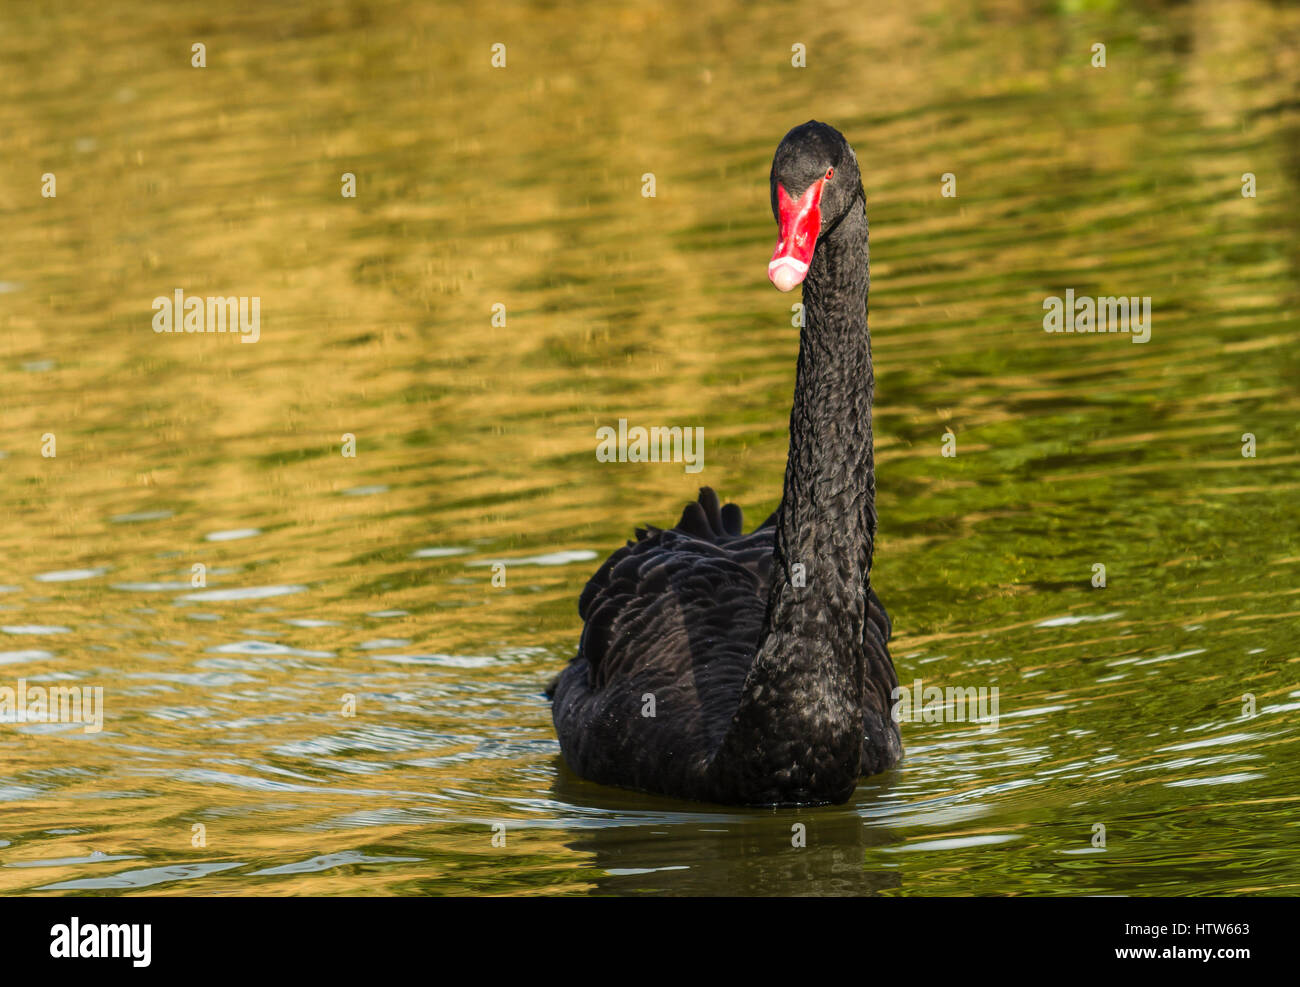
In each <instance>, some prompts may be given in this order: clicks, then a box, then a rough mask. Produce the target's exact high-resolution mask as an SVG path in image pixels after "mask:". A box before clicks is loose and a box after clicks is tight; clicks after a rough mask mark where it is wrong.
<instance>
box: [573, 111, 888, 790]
mask: <svg viewBox="0 0 1300 987" xmlns="http://www.w3.org/2000/svg"><path fill="white" fill-rule="evenodd" d="M770 187H771V200H772V213H773V216H774V217H775V219H776V222H777V226H778V241H777V246H776V250H775V252H774V253H773V254H772V259H771V262H770V263H769V264H768V270H767V273H768V278H769V279H770V280H771V282H772V284H773V285H775V286H776V287H777V288H778V289H780V290H781V291H783V292H785V291H790V290H792V289H793V288H795V287H796V286H798V285H802V286H803V306H804V308H803V315H804V318H803V327H802V329H801V330H800V336H799V362H798V369H797V371H796V375H795V389H794V405H793V408H792V409H791V412H790V446H789V454H788V458H787V462H786V470H785V485H784V489H783V492H782V497H781V503H780V506H779V507H778V508H777V510H776V512H775V513H774V514H773V515H772V516H771V517H770V518H768V519H767V521H766V522H765V523H763V524H762V525H760V526H759V527H758V528H757V529H755V530H754V531H752V532H751V533H749V534H747V535H746V534H743V533H742V532H743V530H744V528H743V518H742V514H741V510H740V508H739V507H737V506H736V505H735V504H726V505H722V504H720V502H719V499H718V497H717V495H716V494H715V493H714V491H713V490H712V489H710V488H708V487H705V488H703V489H701V490H700V492H699V497H698V499H697V500H695V501H692V502H690V503H688V504H687V505H686V508H685V510H684V511H683V512H682V516H681V520H679V521H678V522H677V524H676V526H674V527H672V528H666V529H660V528H655V527H646V528H639V529H637V531H636V540H634V541H629V542H628V543H627V545H626V546H625V547H623V548H620V549H618V550H617V551H616V552H614V554H613V555H611V556H610V557H609V558H608V559H607V560H606V561H605V562H604V564H602V565H601V566H600V568H599V569H598V570H597V572H596V574H595V575H594V576H592V577H591V580H590V581H589V582H588V583H587V585H586V588H585V589H584V590H583V591H582V595H581V597H580V599H579V601H578V613H579V615H580V616H581V617H582V619H583V621H584V624H583V630H582V636H581V639H580V641H579V644H578V652H577V655H576V657H574V658H573V659H572V661H570V663H569V664H568V665H567V666H566V667H565V668H564V670H563V671H562V672H561V673H560V675H559V676H558V677H557V678H556V680H555V682H554V683H553V684H552V687H551V696H552V701H553V702H552V715H553V718H554V721H555V729H556V733H557V735H558V736H559V740H560V749H561V752H562V753H563V756H564V759H565V760H566V761H567V762H568V764H569V766H570V767H571V768H572V769H573V770H574V771H575V772H577V773H578V774H579V775H581V776H582V777H584V778H587V779H588V780H590V781H594V782H599V783H603V784H607V785H615V786H619V787H623V788H631V789H639V790H641V791H645V792H652V793H656V794H661V795H668V796H676V797H681V798H687V799H695V800H698V801H704V802H717V803H727V804H741V805H809V804H821V803H842V802H845V801H847V800H848V799H849V798H850V796H851V795H852V794H853V791H854V789H855V788H856V787H857V784H858V780H859V778H861V777H862V776H864V775H871V774H876V773H878V772H881V771H884V770H886V769H887V768H889V767H891V766H892V765H893V764H894V763H895V762H896V761H897V760H898V759H899V757H900V756H901V755H902V741H901V737H900V735H899V730H898V724H897V723H896V722H895V720H894V718H893V717H891V715H890V707H891V702H892V694H893V690H894V689H895V688H896V687H897V685H898V680H897V676H896V675H895V672H894V666H893V662H892V661H891V660H890V656H889V649H888V646H887V644H888V641H889V636H890V620H889V617H888V615H887V614H886V613H885V609H884V607H883V606H882V605H881V603H880V600H879V599H878V598H877V596H876V594H875V593H874V592H873V591H872V589H871V565H872V551H873V547H874V543H875V536H876V506H875V492H876V491H875V467H874V458H873V453H872V437H871V403H872V392H873V388H874V380H873V377H872V366H871V339H870V336H869V334H868V330H867V293H868V288H869V273H868V264H869V261H868V250H867V215H866V197H865V195H864V194H863V190H862V177H861V173H860V170H859V166H858V160H857V155H856V154H855V153H854V150H853V148H852V147H851V146H850V145H849V143H848V141H847V140H845V138H844V136H843V135H842V134H841V133H840V132H839V131H838V130H836V129H835V128H833V127H831V126H828V125H827V124H824V123H818V122H817V121H809V122H808V123H805V124H803V125H801V126H798V127H795V128H794V129H793V130H791V131H790V132H789V133H788V134H786V135H785V137H784V138H783V139H782V141H781V143H780V145H779V146H778V147H777V149H776V154H775V157H774V158H773V160H772V171H771V177H770Z"/></svg>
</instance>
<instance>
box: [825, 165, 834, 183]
mask: <svg viewBox="0 0 1300 987" xmlns="http://www.w3.org/2000/svg"><path fill="white" fill-rule="evenodd" d="M834 177H835V169H834V168H827V169H826V179H825V180H826V181H828V182H829V181H830V180H831V179H832V178H834Z"/></svg>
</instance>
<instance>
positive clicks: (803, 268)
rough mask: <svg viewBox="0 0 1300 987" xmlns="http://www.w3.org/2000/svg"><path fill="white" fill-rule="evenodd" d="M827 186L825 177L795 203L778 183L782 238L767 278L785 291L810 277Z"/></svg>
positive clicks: (773, 255) (773, 256) (777, 202)
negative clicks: (809, 266) (824, 189)
mask: <svg viewBox="0 0 1300 987" xmlns="http://www.w3.org/2000/svg"><path fill="white" fill-rule="evenodd" d="M825 184H826V180H825V179H824V178H819V179H817V181H815V182H813V183H812V184H811V185H809V186H808V188H807V189H806V190H805V191H804V194H803V195H801V196H800V197H799V201H798V202H795V201H794V200H793V199H791V198H790V194H789V193H788V192H786V190H785V186H784V185H782V184H780V183H779V182H778V183H777V186H776V207H777V212H778V213H779V214H780V220H779V226H780V234H779V236H780V239H778V240H777V243H776V250H775V251H774V252H773V254H772V260H771V263H769V264H768V265H767V276H768V278H769V280H771V282H772V283H773V284H774V285H776V286H777V287H778V288H780V289H781V290H782V291H789V290H790V289H791V288H793V287H794V286H795V285H797V284H799V283H800V282H801V281H803V279H804V278H805V277H806V276H807V275H808V265H809V264H811V263H812V255H813V250H814V249H815V248H816V246H817V234H818V233H820V232H821V229H822V209H821V205H822V186H823V185H825Z"/></svg>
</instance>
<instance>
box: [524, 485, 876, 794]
mask: <svg viewBox="0 0 1300 987" xmlns="http://www.w3.org/2000/svg"><path fill="white" fill-rule="evenodd" d="M774 518H775V515H773V517H770V518H768V520H767V521H765V522H764V523H763V524H762V525H761V526H759V527H758V528H756V529H755V530H754V531H752V532H750V533H749V534H748V535H744V534H742V533H741V532H742V530H743V523H744V522H743V515H742V512H741V509H740V508H739V507H737V506H736V505H735V504H727V505H726V506H720V505H719V503H718V497H717V495H716V494H715V493H714V492H713V490H712V489H710V488H708V487H705V488H703V489H702V490H701V491H700V497H699V500H698V501H692V502H690V503H689V504H687V505H686V509H685V510H684V511H683V512H682V517H681V520H680V521H679V522H678V523H677V525H676V526H675V527H673V528H668V529H660V528H655V527H652V526H647V527H645V528H639V529H637V539H636V540H635V541H630V542H628V543H627V545H626V546H625V547H623V548H620V549H619V550H618V551H616V552H614V554H613V555H611V556H610V557H609V558H608V559H606V560H605V562H604V564H603V565H601V567H600V568H599V569H598V570H597V571H596V573H595V575H593V576H592V577H591V579H590V580H589V581H588V583H587V585H586V588H585V589H584V590H583V591H582V595H581V597H580V599H579V602H578V613H579V615H580V616H581V617H582V619H583V621H584V622H585V623H584V627H583V632H582V637H581V639H580V642H579V645H578V654H577V656H576V657H575V658H574V659H573V660H572V661H571V662H570V663H569V665H568V666H567V667H566V668H565V669H564V670H563V671H562V672H561V673H560V675H559V677H558V678H557V679H556V680H555V682H554V683H553V684H552V686H551V688H550V690H549V691H550V693H551V695H552V696H553V699H554V717H555V723H556V729H557V733H558V735H559V738H560V744H561V747H562V749H563V752H564V757H565V759H566V760H567V761H568V763H569V764H570V766H572V767H573V768H574V770H576V771H577V772H578V773H579V774H581V775H582V776H584V777H586V778H589V779H591V780H592V781H598V782H604V783H606V784H616V785H622V786H625V787H633V788H642V789H648V790H652V791H677V792H687V791H689V790H690V789H689V779H688V777H687V776H688V775H690V774H691V773H692V772H693V771H695V770H698V769H699V764H698V763H697V762H694V761H692V758H698V757H699V756H700V755H701V754H702V753H703V752H704V751H707V750H711V749H712V748H714V747H716V746H717V744H718V743H719V741H720V740H721V735H722V733H723V731H725V729H726V727H727V726H728V724H729V723H730V721H731V716H732V714H733V713H734V711H735V709H736V706H737V704H738V703H739V700H740V692H741V689H742V687H743V685H744V683H745V676H746V674H747V673H748V671H749V666H750V664H751V662H752V661H753V659H754V655H755V652H756V650H757V647H758V643H759V637H760V633H761V630H762V625H763V616H764V613H765V610H766V607H767V593H768V584H769V579H770V576H771V568H772V547H773V541H774V539H775V537H776V528H775V525H774ZM869 601H870V609H869V614H868V621H867V624H866V630H865V635H864V637H865V640H864V641H863V650H864V652H865V655H866V660H867V669H868V671H867V688H868V689H869V690H874V695H872V696H869V697H868V702H867V703H866V713H865V722H864V728H865V731H866V737H865V739H864V744H863V752H864V760H863V765H862V773H863V774H864V775H866V774H873V773H875V772H877V771H880V770H883V769H884V768H886V767H889V766H890V765H891V764H892V763H893V762H894V761H895V760H897V757H898V755H899V753H901V743H900V742H899V739H898V728H897V725H896V724H894V723H893V721H892V720H891V719H890V718H889V715H888V711H889V707H890V703H891V702H892V699H891V697H890V695H889V692H890V689H892V688H893V686H895V685H897V679H896V677H895V675H894V669H893V664H892V662H891V661H890V659H889V650H888V647H887V644H888V641H889V636H890V622H889V616H888V614H887V613H886V612H885V609H884V607H883V606H882V605H881V603H880V600H879V599H878V598H877V597H876V594H875V592H874V591H872V592H871V594H870V596H869ZM649 697H653V700H651V699H650V698H649ZM651 701H653V707H651V706H650V702H651ZM649 713H653V715H647V714H649ZM881 750H886V751H890V752H892V753H891V754H890V755H889V756H887V757H882V756H881V755H880V753H879V751H881Z"/></svg>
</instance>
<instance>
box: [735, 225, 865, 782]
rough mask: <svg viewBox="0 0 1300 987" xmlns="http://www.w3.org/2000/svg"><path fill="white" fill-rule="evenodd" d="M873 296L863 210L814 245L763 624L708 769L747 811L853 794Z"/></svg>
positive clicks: (861, 670)
mask: <svg viewBox="0 0 1300 987" xmlns="http://www.w3.org/2000/svg"><path fill="white" fill-rule="evenodd" d="M868 282H869V276H868V256H867V219H866V213H865V211H864V209H863V206H862V204H861V202H858V203H856V204H855V205H854V206H853V207H852V208H851V210H850V212H849V214H848V215H847V216H845V218H844V219H843V220H841V221H840V223H839V225H838V226H837V227H836V228H835V229H834V230H832V231H831V233H830V234H829V235H828V236H827V237H826V238H825V239H824V240H823V241H822V242H820V243H819V244H818V246H817V250H816V253H815V254H814V255H813V261H812V266H811V268H810V270H809V272H808V276H807V278H806V279H805V281H804V289H803V302H804V328H803V332H802V333H801V334H800V340H799V368H798V373H797V377H796V382H795V391H794V407H793V409H792V410H791V412H790V452H789V459H788V461H787V463H786V471H785V491H784V495H783V497H782V500H781V507H780V510H779V511H778V514H777V530H776V547H775V550H774V553H773V567H772V581H771V589H770V595H769V597H768V606H767V616H766V620H765V624H764V629H763V635H762V637H761V639H760V644H759V648H758V654H757V656H756V658H755V661H754V664H753V666H752V667H751V669H750V672H749V675H748V677H747V679H746V682H745V688H744V692H743V693H742V697H741V700H740V706H739V707H738V709H737V712H736V715H735V717H734V718H733V720H732V722H731V724H730V727H729V729H728V732H727V734H726V736H725V738H724V739H723V741H722V745H721V747H720V748H719V751H718V756H717V760H718V762H719V765H721V764H728V765H729V768H728V770H729V771H731V772H736V773H737V774H739V775H742V776H743V778H742V779H741V780H740V782H739V783H740V784H741V785H742V786H746V785H748V786H752V787H753V788H754V790H755V791H757V792H760V793H761V792H763V791H764V790H765V786H766V787H767V788H768V789H771V792H772V794H773V795H774V796H776V797H774V798H771V799H768V798H766V797H758V798H755V799H750V798H748V797H746V800H750V801H774V802H794V801H821V800H826V801H843V800H844V799H846V798H847V797H848V796H849V794H850V793H851V792H852V790H853V787H854V786H855V785H856V784H857V778H858V772H859V766H860V758H861V752H862V739H863V706H862V703H863V699H862V695H863V676H864V675H865V674H866V672H865V667H864V666H865V662H864V658H863V647H862V640H863V630H864V624H865V621H866V618H867V589H868V580H869V578H870V572H871V555H872V547H873V541H874V538H875V532H876V508H875V471H874V461H873V456H872V448H871V397H872V388H873V380H872V371H871V343H870V339H869V337H868V334H867V291H868ZM742 794H743V793H742Z"/></svg>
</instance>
